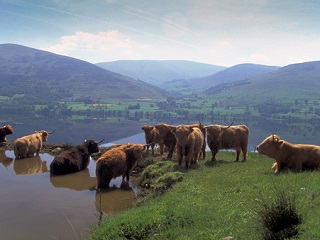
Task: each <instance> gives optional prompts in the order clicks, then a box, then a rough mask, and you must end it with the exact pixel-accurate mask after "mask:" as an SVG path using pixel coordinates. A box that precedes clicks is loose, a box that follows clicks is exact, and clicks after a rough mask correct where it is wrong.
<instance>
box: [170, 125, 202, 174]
mask: <svg viewBox="0 0 320 240" xmlns="http://www.w3.org/2000/svg"><path fill="white" fill-rule="evenodd" d="M171 131H172V132H173V133H174V134H175V136H176V139H177V157H178V163H179V165H181V164H182V160H183V157H184V158H185V166H186V169H188V168H189V163H190V162H191V165H192V164H195V163H196V162H197V161H198V159H199V156H200V154H201V152H202V146H203V134H202V132H201V130H200V129H199V128H197V127H192V126H186V125H179V126H178V127H171Z"/></svg>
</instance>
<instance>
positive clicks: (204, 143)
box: [188, 123, 207, 159]
mask: <svg viewBox="0 0 320 240" xmlns="http://www.w3.org/2000/svg"><path fill="white" fill-rule="evenodd" d="M188 126H191V127H197V128H199V129H200V131H201V132H202V135H203V145H202V159H205V158H206V146H207V141H206V129H205V126H204V125H203V124H202V123H194V124H190V125H188Z"/></svg>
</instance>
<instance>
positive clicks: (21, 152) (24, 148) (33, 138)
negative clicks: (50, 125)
mask: <svg viewBox="0 0 320 240" xmlns="http://www.w3.org/2000/svg"><path fill="white" fill-rule="evenodd" d="M53 132H54V131H52V132H47V131H44V130H41V131H39V132H35V133H32V134H30V135H27V136H24V137H21V138H18V139H16V140H15V142H14V143H13V149H14V155H15V157H16V159H19V158H20V159H21V158H28V157H33V156H34V154H36V155H39V152H40V150H41V148H42V143H43V142H46V141H47V140H48V136H49V134H52V133H53Z"/></svg>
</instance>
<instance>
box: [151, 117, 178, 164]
mask: <svg viewBox="0 0 320 240" xmlns="http://www.w3.org/2000/svg"><path fill="white" fill-rule="evenodd" d="M171 127H172V126H170V125H168V124H166V123H160V124H158V125H156V126H155V128H156V129H157V130H158V132H159V145H160V154H161V155H163V146H166V147H167V148H168V156H167V158H168V159H172V156H173V151H174V148H175V146H176V143H177V139H176V137H175V135H174V134H173V133H172V132H171V130H170V128H171ZM161 146H162V148H161Z"/></svg>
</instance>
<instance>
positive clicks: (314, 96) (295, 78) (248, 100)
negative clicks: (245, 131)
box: [205, 61, 320, 106]
mask: <svg viewBox="0 0 320 240" xmlns="http://www.w3.org/2000/svg"><path fill="white" fill-rule="evenodd" d="M319 88H320V61H314V62H305V63H298V64H292V65H288V66H286V67H282V68H280V69H278V70H276V71H272V72H269V73H266V74H263V75H260V76H256V77H252V78H248V79H246V80H242V81H237V82H233V83H229V84H220V85H218V86H215V87H212V88H209V89H207V90H206V91H205V93H206V94H207V95H211V96H213V97H214V98H218V99H221V101H224V102H225V104H226V105H229V106H235V105H239V103H241V104H243V105H245V104H248V105H256V104H259V103H264V104H274V103H278V102H281V103H284V104H285V103H291V104H292V103H294V102H295V101H298V102H299V101H304V102H306V103H308V102H309V103H311V101H312V104H313V103H314V101H318V100H319Z"/></svg>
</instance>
